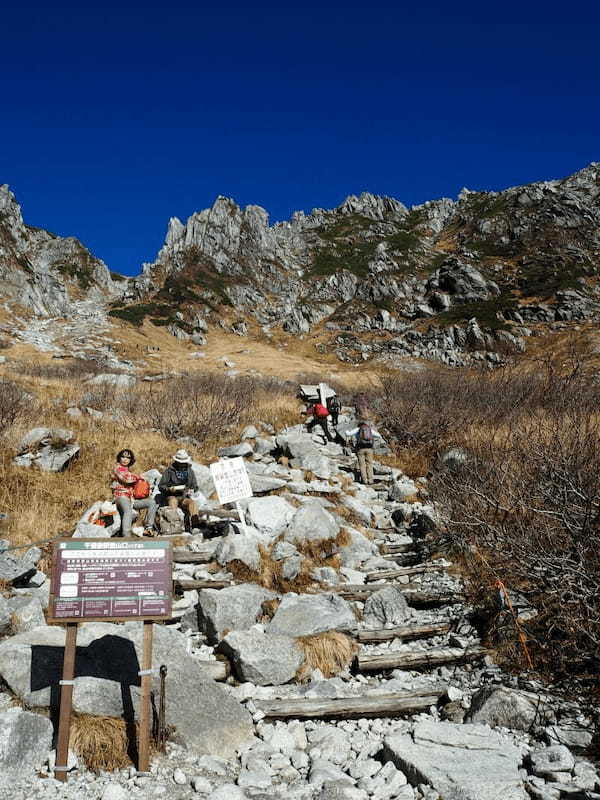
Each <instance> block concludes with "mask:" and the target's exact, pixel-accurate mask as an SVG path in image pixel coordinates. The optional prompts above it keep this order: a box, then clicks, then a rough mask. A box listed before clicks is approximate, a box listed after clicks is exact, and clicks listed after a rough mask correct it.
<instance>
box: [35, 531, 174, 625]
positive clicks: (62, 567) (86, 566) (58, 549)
mask: <svg viewBox="0 0 600 800" xmlns="http://www.w3.org/2000/svg"><path fill="white" fill-rule="evenodd" d="M171 591H172V574H171V545H170V543H169V542H157V541H148V542H146V541H128V540H121V541H114V539H113V540H111V539H70V540H67V541H61V542H57V543H56V545H55V550H54V559H53V569H52V581H51V590H50V614H49V616H50V617H51V618H52V619H54V620H56V621H57V622H59V621H66V620H85V619H89V618H95V619H98V618H100V619H122V618H128V619H129V618H137V619H143V618H157V617H160V618H162V617H170V615H171Z"/></svg>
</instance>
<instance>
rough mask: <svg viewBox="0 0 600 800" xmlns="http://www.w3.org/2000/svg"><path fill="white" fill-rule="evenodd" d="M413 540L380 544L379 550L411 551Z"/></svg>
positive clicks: (413, 546) (392, 551) (387, 551)
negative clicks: (403, 542)
mask: <svg viewBox="0 0 600 800" xmlns="http://www.w3.org/2000/svg"><path fill="white" fill-rule="evenodd" d="M414 549H415V545H414V542H406V543H405V544H381V545H379V551H380V552H381V553H383V554H385V553H390V554H391V553H411V552H414Z"/></svg>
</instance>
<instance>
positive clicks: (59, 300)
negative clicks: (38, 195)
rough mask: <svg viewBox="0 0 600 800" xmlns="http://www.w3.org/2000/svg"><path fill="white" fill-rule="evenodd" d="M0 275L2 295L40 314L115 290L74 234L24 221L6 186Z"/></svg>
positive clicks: (0, 219)
mask: <svg viewBox="0 0 600 800" xmlns="http://www.w3.org/2000/svg"><path fill="white" fill-rule="evenodd" d="M0 280H1V281H2V296H3V298H4V299H6V300H9V301H13V302H16V303H18V304H19V305H21V306H24V307H26V308H29V309H31V310H32V311H33V312H34V313H36V314H39V315H41V316H48V315H50V316H53V315H54V316H64V315H66V314H68V313H69V311H70V310H71V308H72V304H73V302H74V301H79V300H86V299H90V300H94V301H97V302H100V303H105V302H106V301H107V300H109V299H114V298H116V297H118V296H119V295H120V294H121V291H120V288H119V285H118V284H117V283H115V282H114V281H113V280H112V278H111V274H110V272H109V270H108V268H107V267H106V265H105V264H104V262H103V261H101V260H100V259H98V258H96V257H95V256H94V255H92V253H90V251H89V250H87V248H85V247H84V246H83V245H82V244H81V242H80V241H79V240H78V239H75V238H74V237H67V238H63V237H60V236H55V235H54V234H52V233H49V232H48V231H44V230H42V229H40V228H35V227H33V226H30V225H26V224H25V223H24V221H23V216H22V213H21V207H20V206H19V204H18V202H17V200H16V198H15V196H14V194H13V193H12V192H11V191H10V189H9V187H8V185H6V184H4V185H2V186H0Z"/></svg>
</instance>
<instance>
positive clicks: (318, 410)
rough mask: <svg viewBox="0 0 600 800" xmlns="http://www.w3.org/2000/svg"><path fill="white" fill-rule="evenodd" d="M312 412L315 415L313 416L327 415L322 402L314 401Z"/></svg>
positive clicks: (327, 412)
mask: <svg viewBox="0 0 600 800" xmlns="http://www.w3.org/2000/svg"><path fill="white" fill-rule="evenodd" d="M313 414H314V415H315V417H321V418H323V417H328V416H329V411H328V410H327V409H326V408H325V406H324V405H323V404H322V403H315V406H314V409H313Z"/></svg>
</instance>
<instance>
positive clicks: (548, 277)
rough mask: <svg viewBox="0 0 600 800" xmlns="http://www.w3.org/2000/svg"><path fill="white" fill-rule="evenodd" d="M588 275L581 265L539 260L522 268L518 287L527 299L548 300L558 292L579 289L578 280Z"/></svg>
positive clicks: (584, 267)
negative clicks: (538, 298)
mask: <svg viewBox="0 0 600 800" xmlns="http://www.w3.org/2000/svg"><path fill="white" fill-rule="evenodd" d="M586 274H588V270H587V269H586V266H585V265H584V264H581V263H565V262H564V261H563V262H561V261H551V260H539V261H535V262H533V263H528V264H525V265H524V266H522V267H521V270H520V274H519V277H518V278H517V286H518V287H519V289H520V291H521V292H522V293H523V295H524V296H526V297H541V298H543V299H548V298H550V297H552V296H553V295H555V294H556V292H560V291H563V290H565V289H573V288H577V286H578V283H577V279H578V278H584V277H585V276H586Z"/></svg>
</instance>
